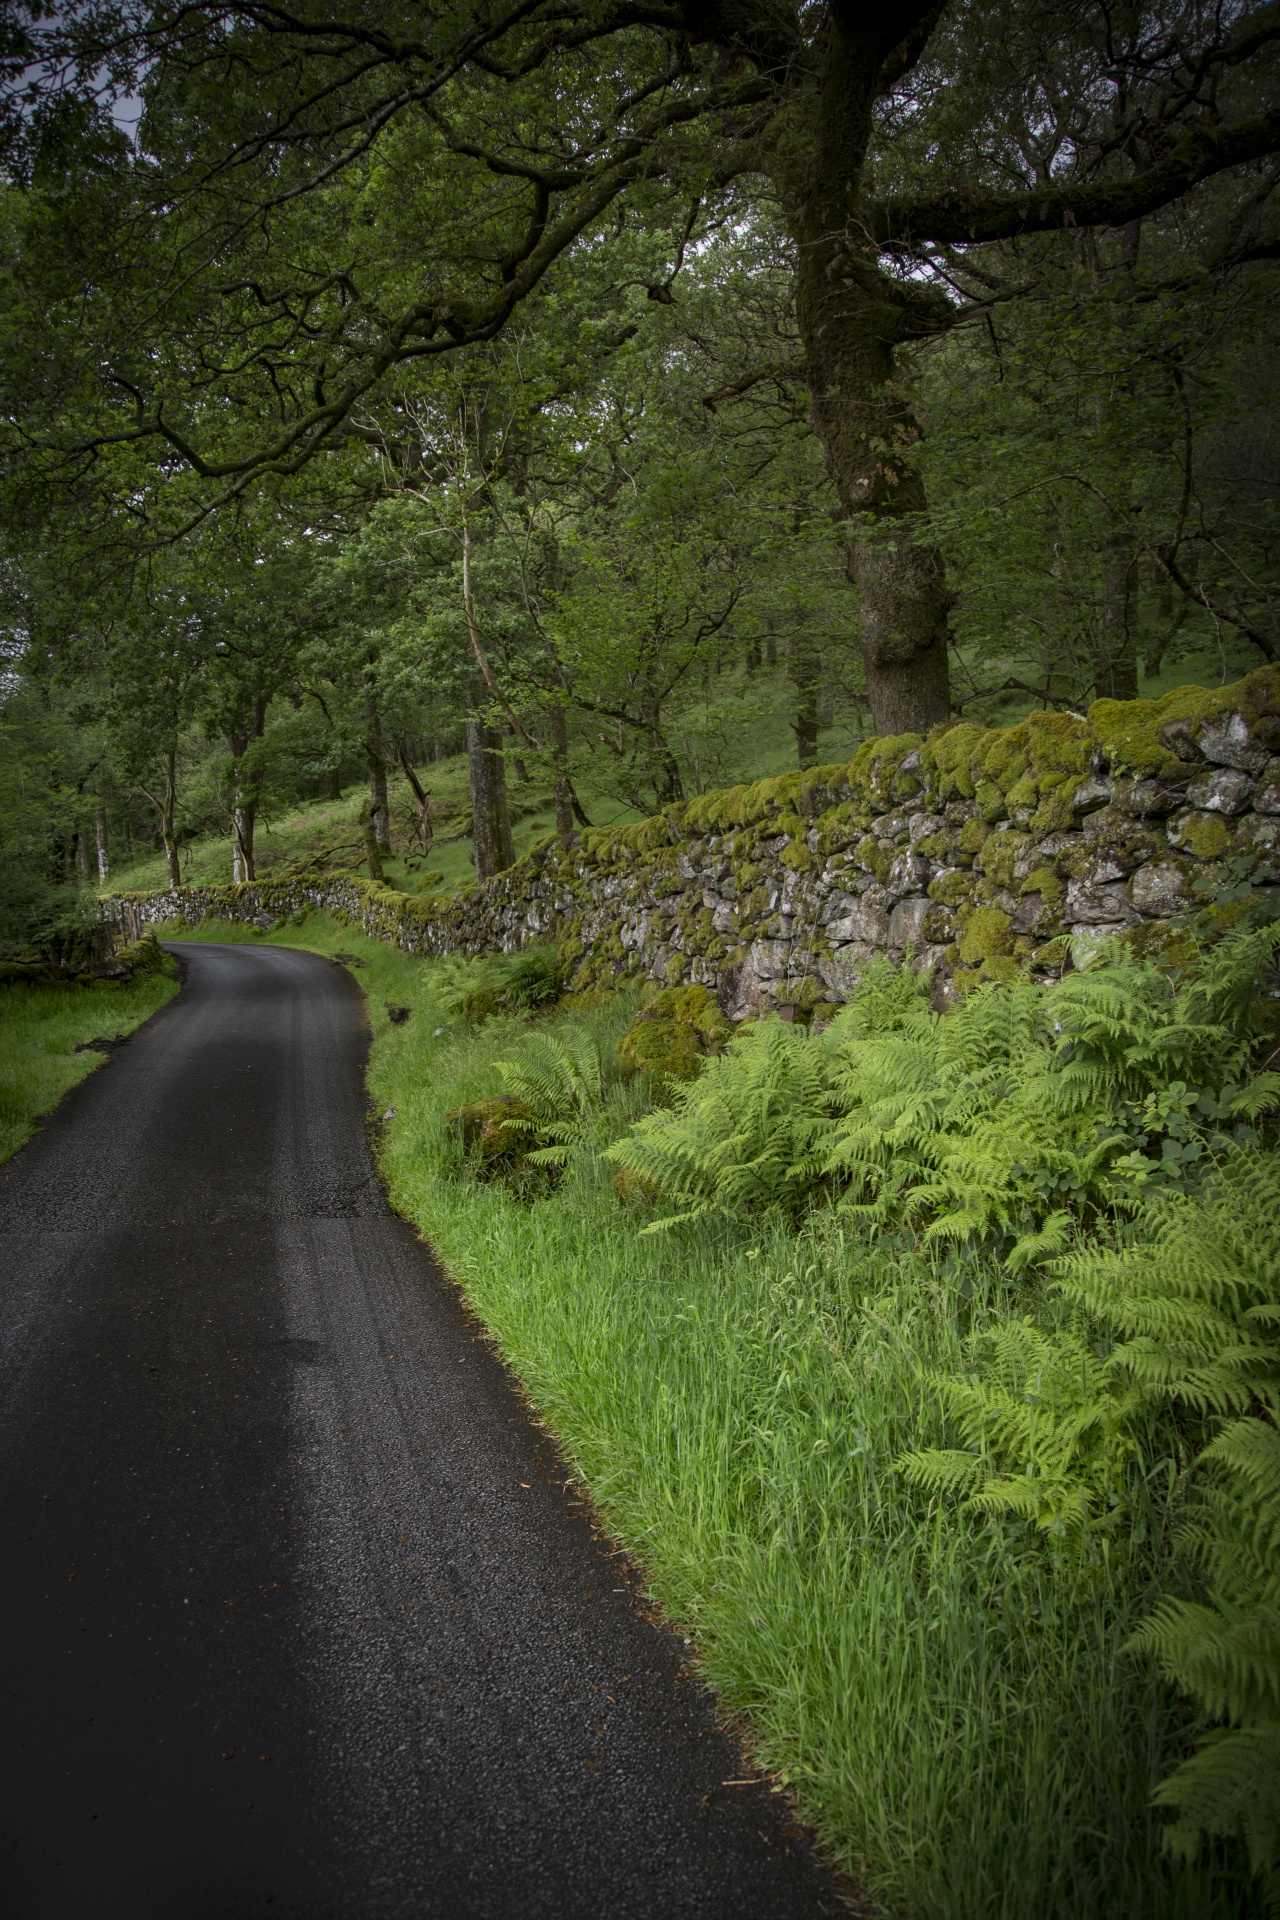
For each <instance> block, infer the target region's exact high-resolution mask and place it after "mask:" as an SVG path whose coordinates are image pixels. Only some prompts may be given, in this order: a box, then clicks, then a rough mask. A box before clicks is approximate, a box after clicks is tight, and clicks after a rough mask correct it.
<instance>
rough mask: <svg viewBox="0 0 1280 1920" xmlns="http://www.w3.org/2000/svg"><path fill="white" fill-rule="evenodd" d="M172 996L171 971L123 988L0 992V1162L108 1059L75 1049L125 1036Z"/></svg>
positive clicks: (104, 985)
mask: <svg viewBox="0 0 1280 1920" xmlns="http://www.w3.org/2000/svg"><path fill="white" fill-rule="evenodd" d="M177 991H178V982H177V978H176V969H175V968H172V967H170V968H169V969H167V970H166V971H165V972H164V973H153V974H148V975H143V976H141V977H140V978H138V979H136V980H134V981H132V982H130V983H129V984H127V985H126V984H124V983H123V982H120V981H115V980H103V981H98V982H96V983H95V984H94V985H93V986H88V987H72V986H67V987H60V986H58V987H24V986H16V987H5V988H0V1162H3V1161H5V1160H7V1159H9V1157H10V1155H12V1154H14V1153H16V1152H17V1150H18V1148H19V1147H20V1146H21V1145H22V1143H23V1141H24V1140H28V1139H30V1137H31V1135H32V1134H33V1133H34V1132H35V1130H36V1127H37V1126H38V1124H39V1122H40V1120H41V1119H42V1118H43V1117H44V1116H45V1115H46V1114H49V1113H52V1111H53V1109H54V1108H55V1107H56V1106H57V1104H58V1102H59V1100H61V1098H62V1096H63V1094H64V1093H66V1092H67V1091H68V1090H69V1089H70V1088H71V1087H74V1086H75V1084H76V1082H77V1081H79V1080H83V1079H84V1077H85V1075H86V1074H87V1073H92V1071H93V1069H94V1068H95V1067H100V1066H101V1065H102V1063H103V1061H104V1060H105V1059H106V1058H107V1054H106V1052H105V1051H102V1052H99V1051H97V1050H95V1049H93V1048H88V1049H87V1050H86V1051H84V1052H78V1051H77V1049H78V1048H84V1047H85V1046H86V1042H88V1041H92V1040H117V1039H119V1038H120V1036H121V1035H122V1034H126V1033H132V1032H133V1030H134V1028H135V1027H139V1026H141V1025H142V1022H143V1021H144V1020H147V1019H149V1018H150V1016H151V1015H152V1014H153V1013H154V1012H155V1011H156V1009H157V1008H158V1007H162V1006H163V1005H164V1004H165V1002H166V1000H171V999H172V998H173V996H174V994H175V993H176V992H177Z"/></svg>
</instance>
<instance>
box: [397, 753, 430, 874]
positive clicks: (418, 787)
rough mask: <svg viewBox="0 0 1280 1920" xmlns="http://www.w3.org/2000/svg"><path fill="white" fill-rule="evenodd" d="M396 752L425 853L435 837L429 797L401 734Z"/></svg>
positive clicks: (421, 846)
mask: <svg viewBox="0 0 1280 1920" xmlns="http://www.w3.org/2000/svg"><path fill="white" fill-rule="evenodd" d="M396 753H397V755H398V756H399V760H400V766H401V769H402V771H403V773H404V777H405V779H406V780H407V781H408V782H409V787H410V790H411V792H412V794H413V797H414V800H415V802H416V803H417V808H418V845H419V847H420V848H421V850H422V852H423V853H426V852H428V851H429V850H430V847H431V842H432V840H433V839H434V837H435V828H434V827H433V826H432V824H431V797H430V795H429V794H428V793H427V791H426V789H425V788H424V787H423V784H422V782H421V780H419V778H418V775H417V773H416V771H415V769H414V765H413V756H412V755H411V753H410V752H409V742H408V740H407V739H406V738H405V736H404V735H403V734H401V735H400V738H399V740H398V741H397V742H396Z"/></svg>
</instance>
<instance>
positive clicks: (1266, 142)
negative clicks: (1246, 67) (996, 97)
mask: <svg viewBox="0 0 1280 1920" xmlns="http://www.w3.org/2000/svg"><path fill="white" fill-rule="evenodd" d="M1277 152H1280V107H1275V108H1272V110H1271V111H1270V112H1269V113H1265V114H1262V115H1261V116H1260V117H1259V118H1258V119H1256V120H1247V121H1244V122H1242V123H1241V124H1240V125H1238V126H1234V127H1217V126H1214V125H1212V124H1211V123H1210V122H1208V121H1201V122H1199V123H1198V124H1197V125H1196V126H1195V127H1192V128H1189V129H1188V130H1187V132H1186V133H1184V134H1183V135H1182V136H1181V138H1180V139H1179V140H1178V141H1177V142H1176V143H1175V145H1174V147H1173V148H1172V150H1171V152H1170V153H1169V154H1168V155H1167V157H1166V158H1165V159H1164V160H1162V161H1159V162H1158V163H1157V164H1156V165H1154V166H1151V167H1146V168H1144V169H1143V171H1142V172H1141V173H1137V174H1135V175H1134V176H1133V177H1132V178H1131V179H1128V180H1109V181H1105V182H1100V183H1097V184H1089V185H1080V186H1064V187H1028V188H1027V189H1026V191H1025V192H1022V193H1007V194H967V193H949V194H940V195H938V196H937V197H936V198H935V199H917V200H883V201H881V202H880V203H879V204H878V205H877V206H875V207H873V208H872V209H871V210H870V215H869V220H868V227H869V231H870V236H871V238H873V239H874V240H875V241H876V242H877V243H878V244H879V245H880V246H883V247H890V248H892V247H904V248H907V249H910V248H911V247H912V246H914V245H917V244H920V243H922V242H925V241H934V242H939V243H944V244H950V245H953V246H964V245H966V244H970V243H972V242H975V241H985V240H1012V239H1016V238H1017V237H1018V236H1019V235H1021V234H1028V233H1056V232H1059V231H1061V230H1062V229H1064V228H1067V227H1122V226H1125V225H1127V224H1128V222H1129V221H1130V220H1140V219H1142V218H1143V217H1144V216H1145V215H1147V214H1151V213H1158V212H1159V210H1160V209H1161V207H1166V206H1168V205H1169V203H1170V202H1171V201H1173V200H1176V199H1178V198H1179V196H1180V195H1182V194H1184V193H1186V192H1188V191H1189V189H1190V188H1192V187H1194V186H1197V185H1198V184H1199V183H1200V182H1201V181H1202V180H1209V179H1211V178H1212V177H1213V175H1214V174H1217V173H1222V172H1225V170H1226V169H1227V168H1228V167H1238V166H1243V165H1244V164H1245V163H1246V162H1248V161H1250V160H1262V159H1265V158H1266V157H1267V156H1268V155H1269V154H1273V153H1277Z"/></svg>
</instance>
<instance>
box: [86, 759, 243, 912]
mask: <svg viewBox="0 0 1280 1920" xmlns="http://www.w3.org/2000/svg"><path fill="white" fill-rule="evenodd" d="M139 784H141V783H139ZM142 791H143V793H145V794H146V796H147V799H148V800H149V801H150V802H151V804H152V806H153V807H154V808H155V810H156V812H157V814H158V815H159V817H160V838H161V841H162V842H163V844H164V859H165V866H166V868H167V869H168V873H169V885H170V886H171V887H180V886H181V885H182V868H181V867H180V866H179V864H178V837H177V834H176V832H175V830H174V824H173V816H174V811H175V809H176V807H177V802H178V754H177V749H176V748H175V747H170V749H169V751H168V753H167V754H166V755H165V761H164V786H163V787H162V788H161V790H160V792H159V793H152V792H151V790H150V789H149V788H148V787H143V788H142ZM104 834H105V823H104ZM234 870H235V869H234V857H233V862H232V872H233V875H234Z"/></svg>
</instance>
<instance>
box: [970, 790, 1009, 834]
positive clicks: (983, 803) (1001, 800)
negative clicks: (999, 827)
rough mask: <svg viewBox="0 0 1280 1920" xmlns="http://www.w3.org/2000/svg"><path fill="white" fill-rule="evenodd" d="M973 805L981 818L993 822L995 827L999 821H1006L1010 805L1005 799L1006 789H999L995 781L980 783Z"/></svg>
mask: <svg viewBox="0 0 1280 1920" xmlns="http://www.w3.org/2000/svg"><path fill="white" fill-rule="evenodd" d="M973 803H974V805H975V806H976V807H977V809H978V812H979V814H980V815H981V817H982V818H983V819H984V820H989V821H991V822H992V824H993V825H994V823H995V822H996V821H997V820H1003V819H1004V816H1005V812H1006V810H1007V807H1008V804H1009V803H1008V801H1007V800H1006V799H1005V797H1004V789H1003V788H1002V787H998V786H997V785H996V783H995V781H994V780H983V781H981V782H980V783H979V785H978V787H977V789H976V791H975V793H974V796H973Z"/></svg>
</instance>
